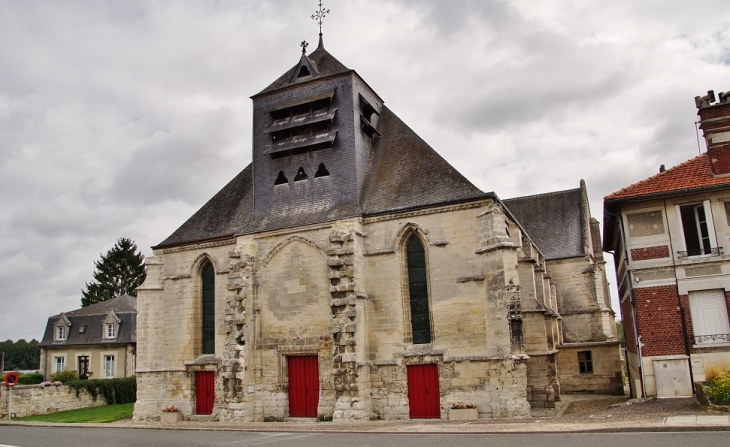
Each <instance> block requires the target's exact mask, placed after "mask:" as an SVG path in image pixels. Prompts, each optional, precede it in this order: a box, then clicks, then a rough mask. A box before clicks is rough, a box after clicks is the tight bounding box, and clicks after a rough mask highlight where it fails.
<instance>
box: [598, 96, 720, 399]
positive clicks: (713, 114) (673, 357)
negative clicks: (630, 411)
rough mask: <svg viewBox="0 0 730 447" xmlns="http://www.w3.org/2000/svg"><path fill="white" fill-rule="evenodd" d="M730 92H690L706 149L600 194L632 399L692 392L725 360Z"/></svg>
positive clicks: (680, 394)
mask: <svg viewBox="0 0 730 447" xmlns="http://www.w3.org/2000/svg"><path fill="white" fill-rule="evenodd" d="M729 97H730V95H724V94H722V93H721V94H720V101H719V102H717V103H715V98H714V93H712V92H708V95H707V96H705V97H697V98H695V101H696V103H697V108H698V115H699V117H700V129H702V131H703V134H704V137H705V141H706V144H707V152H705V153H703V154H701V155H699V156H697V157H695V158H693V159H691V160H688V161H686V162H684V163H682V164H680V165H678V166H675V167H673V168H671V169H667V170H664V167H663V166H662V167H661V168H660V172H659V174H657V175H655V176H652V177H650V178H648V179H646V180H643V181H641V182H638V183H635V184H633V185H630V186H628V187H626V188H624V189H621V190H619V191H617V192H615V193H613V194H610V195H608V196H606V198H605V199H604V223H605V226H604V228H605V233H604V239H603V249H604V250H605V251H609V252H613V253H614V259H615V262H616V276H617V279H618V288H619V297H620V300H621V315H622V319H623V322H624V333H625V337H626V348H627V362H628V367H629V377H630V386H631V393H632V395H633V396H659V397H673V396H690V395H692V394H693V386H692V382H693V381H694V382H698V381H704V380H705V372H706V371H708V370H709V369H711V368H719V367H722V364H723V362H726V363H728V362H730V325H729V323H728V306H729V305H730V262H729V261H728V255H727V254H726V253H730V130H729V129H730V99H729Z"/></svg>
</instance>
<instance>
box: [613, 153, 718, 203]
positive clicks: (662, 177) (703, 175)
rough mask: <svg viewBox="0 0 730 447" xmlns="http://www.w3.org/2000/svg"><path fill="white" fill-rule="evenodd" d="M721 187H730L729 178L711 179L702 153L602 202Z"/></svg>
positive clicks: (708, 167)
mask: <svg viewBox="0 0 730 447" xmlns="http://www.w3.org/2000/svg"><path fill="white" fill-rule="evenodd" d="M722 185H730V177H713V176H712V172H711V169H710V159H709V158H708V155H707V153H704V154H702V155H698V156H697V157H695V158H692V159H690V160H687V161H685V162H684V163H682V164H679V165H677V166H674V167H673V168H669V169H667V170H666V171H664V172H660V173H659V174H657V175H653V176H651V177H649V178H647V179H646V180H642V181H640V182H637V183H634V184H633V185H629V186H627V187H626V188H623V189H620V190H618V191H616V192H614V193H613V194H609V195H607V196H606V197H605V198H604V200H606V201H614V200H620V199H629V198H638V197H642V196H653V195H664V194H673V193H685V192H689V191H690V190H694V189H704V188H707V187H716V186H722Z"/></svg>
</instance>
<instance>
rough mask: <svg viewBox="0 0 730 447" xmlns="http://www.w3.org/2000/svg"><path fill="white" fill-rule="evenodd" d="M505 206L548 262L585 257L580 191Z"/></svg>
mask: <svg viewBox="0 0 730 447" xmlns="http://www.w3.org/2000/svg"><path fill="white" fill-rule="evenodd" d="M503 203H504V204H505V206H506V207H507V209H508V210H509V211H510V212H511V213H512V215H513V216H514V217H515V218H516V219H517V220H518V221H519V222H520V224H522V226H523V227H524V229H525V230H526V231H527V234H529V236H530V238H532V240H533V241H534V242H535V244H536V245H537V247H538V248H539V249H540V252H542V254H543V255H544V256H545V259H562V258H573V257H579V256H584V255H585V245H584V237H585V236H584V235H585V234H586V231H587V229H586V228H585V226H586V221H585V219H584V215H585V214H584V213H585V207H586V206H587V204H585V203H584V191H583V183H582V184H581V188H576V189H569V190H565V191H555V192H549V193H545V194H537V195H532V196H524V197H515V198H513V199H505V200H503Z"/></svg>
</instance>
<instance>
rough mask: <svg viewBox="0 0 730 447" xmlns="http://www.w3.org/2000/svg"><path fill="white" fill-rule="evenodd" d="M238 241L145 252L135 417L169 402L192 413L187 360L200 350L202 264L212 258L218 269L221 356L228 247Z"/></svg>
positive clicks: (139, 302) (154, 412)
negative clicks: (145, 276)
mask: <svg viewBox="0 0 730 447" xmlns="http://www.w3.org/2000/svg"><path fill="white" fill-rule="evenodd" d="M234 247H235V243H234V241H233V240H230V241H226V242H219V243H208V244H196V245H189V246H185V247H181V248H176V249H169V250H156V251H155V253H154V255H155V256H154V257H150V258H147V260H146V262H147V268H148V274H147V279H146V280H145V282H144V284H143V285H142V286H141V287H140V288H139V289H138V291H137V390H138V391H137V402H136V404H135V411H134V418H135V420H144V419H150V418H152V419H155V418H159V415H160V412H161V410H162V409H163V408H165V407H168V406H171V405H174V406H176V407H177V408H178V409H180V411H181V412H183V414H186V415H189V414H191V413H194V405H195V401H194V374H193V372H192V371H189V370H188V368H186V365H185V364H186V362H188V363H189V362H193V361H195V359H196V358H197V357H198V356H200V355H201V354H202V315H201V314H202V301H201V299H202V298H201V297H202V292H201V278H200V275H201V272H200V269H201V268H202V265H203V263H204V262H206V261H208V260H209V261H210V262H211V263H212V264H213V268H214V270H215V273H216V276H215V328H216V333H215V353H216V354H215V355H216V356H218V357H220V356H221V355H222V353H223V351H224V344H225V335H226V333H225V329H226V327H225V296H226V290H227V283H228V277H227V274H228V253H229V252H231V251H232V250H233V249H234ZM216 398H218V395H217V396H216ZM216 406H217V407H218V406H219V404H218V403H216Z"/></svg>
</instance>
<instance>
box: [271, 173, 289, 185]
mask: <svg viewBox="0 0 730 447" xmlns="http://www.w3.org/2000/svg"><path fill="white" fill-rule="evenodd" d="M284 183H289V179H287V178H286V176H285V175H284V171H279V175H278V176H277V177H276V180H274V186H276V185H283V184H284Z"/></svg>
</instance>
